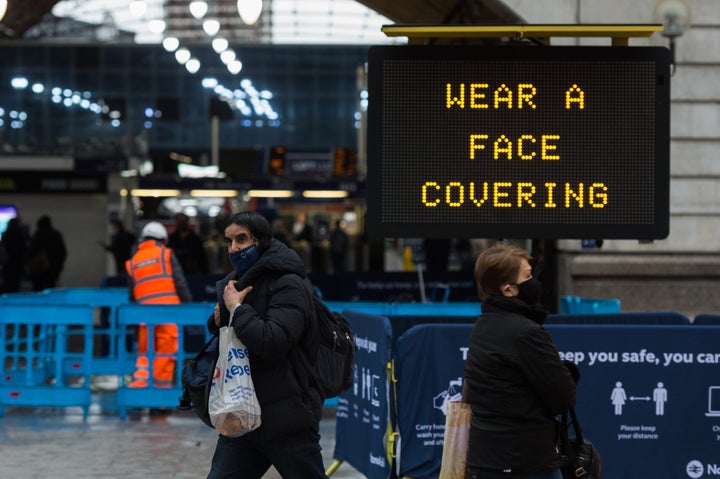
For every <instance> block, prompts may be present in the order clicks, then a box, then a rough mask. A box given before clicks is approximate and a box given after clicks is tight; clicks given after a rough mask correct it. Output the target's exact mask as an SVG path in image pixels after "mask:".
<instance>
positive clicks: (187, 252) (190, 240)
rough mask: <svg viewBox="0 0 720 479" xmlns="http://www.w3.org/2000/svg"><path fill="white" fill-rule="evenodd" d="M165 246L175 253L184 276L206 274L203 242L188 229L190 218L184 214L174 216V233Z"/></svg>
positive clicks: (206, 265) (206, 264)
mask: <svg viewBox="0 0 720 479" xmlns="http://www.w3.org/2000/svg"><path fill="white" fill-rule="evenodd" d="M167 245H168V247H169V248H171V249H172V250H173V251H174V252H175V256H177V259H178V261H180V265H181V266H182V268H183V272H184V273H185V274H206V273H207V272H208V263H207V255H206V253H205V247H204V246H203V240H202V238H200V235H198V234H197V233H196V232H194V231H193V230H191V229H190V218H189V217H188V215H186V214H185V213H178V214H176V215H175V231H173V232H172V233H171V234H170V236H169V238H168V242H167Z"/></svg>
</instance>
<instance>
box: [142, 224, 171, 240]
mask: <svg viewBox="0 0 720 479" xmlns="http://www.w3.org/2000/svg"><path fill="white" fill-rule="evenodd" d="M140 237H141V238H143V239H146V238H153V239H156V240H160V241H165V242H166V243H167V240H168V234H167V230H166V229H165V227H164V226H163V225H162V223H159V222H157V221H151V222H150V223H148V224H146V225H145V226H144V227H143V229H142V233H140Z"/></svg>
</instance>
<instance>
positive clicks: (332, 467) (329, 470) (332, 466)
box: [325, 459, 343, 477]
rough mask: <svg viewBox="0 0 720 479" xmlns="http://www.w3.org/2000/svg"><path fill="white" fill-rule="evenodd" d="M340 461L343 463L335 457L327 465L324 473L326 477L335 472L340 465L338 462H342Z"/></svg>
mask: <svg viewBox="0 0 720 479" xmlns="http://www.w3.org/2000/svg"><path fill="white" fill-rule="evenodd" d="M342 463H343V462H342V461H338V460H337V459H335V460H334V461H333V463H332V464H330V467H328V468H327V470H326V471H325V475H326V476H328V477H330V476H332V475H333V474H334V473H335V471H337V470H338V467H340V464H342Z"/></svg>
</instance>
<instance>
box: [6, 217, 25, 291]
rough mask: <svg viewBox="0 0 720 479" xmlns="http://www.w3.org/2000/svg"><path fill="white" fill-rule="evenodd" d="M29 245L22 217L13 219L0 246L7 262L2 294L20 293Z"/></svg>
mask: <svg viewBox="0 0 720 479" xmlns="http://www.w3.org/2000/svg"><path fill="white" fill-rule="evenodd" d="M28 243H29V238H28V236H27V234H26V232H25V229H24V228H23V225H22V223H21V221H20V217H15V218H12V219H11V220H10V221H9V222H8V226H7V229H6V230H5V232H4V233H3V234H2V239H1V240H0V245H1V247H2V249H3V250H4V252H5V262H4V264H3V266H2V275H3V284H2V286H0V292H2V293H17V292H18V291H20V282H21V281H22V277H23V273H24V267H25V255H26V254H27V251H28Z"/></svg>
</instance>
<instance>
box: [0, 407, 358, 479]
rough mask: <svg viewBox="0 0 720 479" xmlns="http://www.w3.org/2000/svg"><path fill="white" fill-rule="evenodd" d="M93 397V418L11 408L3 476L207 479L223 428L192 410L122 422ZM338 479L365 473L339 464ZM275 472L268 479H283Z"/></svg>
mask: <svg viewBox="0 0 720 479" xmlns="http://www.w3.org/2000/svg"><path fill="white" fill-rule="evenodd" d="M107 396H109V395H107V394H105V395H104V394H94V395H93V405H92V407H91V409H90V414H89V417H88V420H87V421H86V422H83V420H82V410H81V409H80V408H74V407H70V408H13V407H8V408H6V414H5V417H2V418H0V478H13V479H15V478H17V479H33V478H38V479H39V478H46V477H52V478H53V479H146V478H158V479H170V478H172V479H199V478H204V477H206V476H207V473H208V470H209V467H210V460H211V458H212V454H213V451H214V448H215V443H216V440H217V432H216V431H215V430H214V429H211V428H209V427H207V426H206V425H205V424H203V423H202V422H201V421H200V420H199V419H198V418H197V416H195V413H194V412H192V411H185V412H183V411H174V412H173V413H172V414H171V415H170V416H168V417H167V418H150V417H148V415H147V414H145V415H143V416H142V417H140V418H132V419H131V418H129V419H128V420H127V421H124V422H123V421H120V419H119V418H118V417H117V415H116V414H109V413H107V412H106V410H105V409H106V408H104V406H103V402H104V401H105V397H107ZM320 434H321V437H322V441H321V446H322V448H323V458H324V462H325V467H326V468H327V467H329V466H330V465H331V464H332V463H333V459H332V454H333V452H334V449H335V418H334V409H332V408H328V409H326V412H325V418H324V419H323V420H322V422H321V423H320ZM331 477H332V478H333V479H349V478H352V479H360V478H364V477H365V476H364V475H362V474H360V473H359V472H357V470H355V469H354V468H353V467H352V466H350V465H349V464H341V465H340V467H339V468H338V469H337V470H336V471H335V472H334V473H333V475H332V476H331ZM279 478H280V475H279V474H278V473H277V472H276V471H275V470H274V469H271V470H270V471H268V472H267V474H265V476H263V479H279Z"/></svg>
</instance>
